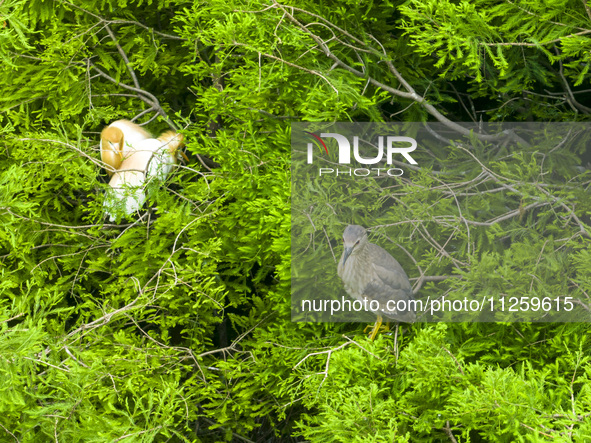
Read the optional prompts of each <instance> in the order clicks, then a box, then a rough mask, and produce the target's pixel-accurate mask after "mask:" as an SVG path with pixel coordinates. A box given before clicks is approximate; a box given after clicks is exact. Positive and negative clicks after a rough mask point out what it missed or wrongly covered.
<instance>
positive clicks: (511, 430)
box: [0, 0, 591, 442]
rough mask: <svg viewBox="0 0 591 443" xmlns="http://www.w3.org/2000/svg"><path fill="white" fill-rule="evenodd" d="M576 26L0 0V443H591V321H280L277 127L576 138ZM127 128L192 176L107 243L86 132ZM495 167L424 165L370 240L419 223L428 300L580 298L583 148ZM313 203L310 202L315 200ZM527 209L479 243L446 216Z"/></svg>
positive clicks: (477, 231) (280, 134) (564, 21)
mask: <svg viewBox="0 0 591 443" xmlns="http://www.w3.org/2000/svg"><path fill="white" fill-rule="evenodd" d="M586 6H587V5H582V4H581V3H580V2H574V1H572V2H570V1H569V2H567V1H553V2H549V3H548V2H546V3H540V2H533V1H532V2H519V3H514V2H509V3H506V2H490V1H478V2H472V3H467V2H463V3H462V2H441V1H438V2H432V1H426V2H425V1H421V2H418V1H416V2H415V1H410V2H372V1H363V2H354V1H352V0H351V1H349V0H347V1H338V2H335V1H329V2H324V3H320V4H319V3H317V2H297V3H296V2H292V4H286V5H284V4H278V3H272V4H271V5H268V4H267V3H264V2H259V1H256V0H255V1H241V0H237V1H234V0H231V1H223V2H222V1H217V0H213V1H210V2H192V1H188V0H186V1H185V0H159V1H151V0H144V1H142V0H138V1H131V0H129V1H123V0H101V1H99V2H93V1H88V0H82V1H77V2H69V1H67V0H59V1H54V2H48V1H44V0H33V1H27V2H25V1H21V0H5V1H3V2H0V60H1V61H2V64H1V67H0V73H1V76H2V78H3V80H4V81H3V82H2V84H1V85H0V92H1V93H0V131H1V135H2V138H1V140H0V308H2V309H1V311H0V379H1V380H3V381H4V383H2V385H1V386H0V411H1V412H2V414H0V435H1V437H0V440H2V441H20V442H45V441H56V440H57V441H80V442H83V441H84V442H87V441H96V442H99V441H104V442H113V441H129V442H131V441H145V442H148V441H187V442H193V441H195V442H196V441H207V442H210V441H211V442H213V441H230V440H234V441H245V439H246V441H248V440H250V441H288V440H290V439H291V440H294V441H295V440H304V439H305V440H308V441H343V442H344V441H399V442H403V441H413V442H414V441H447V440H451V438H452V437H450V435H453V438H455V439H456V440H457V441H462V442H466V441H532V442H533V441H544V440H545V439H549V438H553V439H554V440H557V441H570V440H575V441H586V440H588V439H589V438H591V437H590V435H589V434H590V433H591V430H590V429H589V425H588V420H586V418H587V417H588V415H589V414H590V413H591V411H590V408H591V403H590V397H589V395H590V393H589V386H591V385H590V383H589V376H590V374H589V369H588V368H589V365H588V357H587V355H588V353H589V343H588V340H587V339H586V338H585V328H586V327H585V326H584V325H577V324H464V323H460V324H421V323H417V324H414V325H407V326H404V327H401V328H400V331H399V334H398V335H397V336H396V339H395V336H394V335H393V334H387V335H382V336H379V337H378V339H377V340H376V341H375V342H373V343H372V342H369V341H368V340H367V338H366V337H365V335H364V334H362V332H361V330H362V326H361V325H358V324H326V323H323V324H320V323H295V322H292V321H291V318H290V290H291V285H290V283H291V282H290V271H291V258H290V252H291V241H290V235H289V233H290V229H291V223H290V221H291V217H290V208H291V202H292V198H293V196H292V195H291V190H290V179H291V174H292V171H291V170H290V166H291V162H290V136H291V132H290V123H291V122H293V121H310V122H315V121H327V122H334V121H385V122H388V121H426V120H429V119H431V120H438V121H440V122H444V123H445V121H446V120H445V119H446V118H449V119H451V120H458V121H462V120H466V119H467V118H469V119H471V120H473V121H475V122H478V121H481V120H507V121H509V120H536V119H538V120H547V121H570V120H585V119H586V118H587V117H586V116H587V115H588V114H589V111H590V110H589V108H587V107H586V106H585V105H584V103H585V99H587V102H588V94H589V92H588V91H587V90H586V89H585V88H587V83H588V80H589V72H588V66H589V47H588V46H589V40H588V39H587V38H586V37H587V31H588V29H587V23H588V8H586ZM390 63H391V66H390ZM406 85H408V87H407V86H406ZM409 88H410V89H409ZM400 91H402V92H404V94H400V93H399V92H400ZM413 94H414V95H413ZM121 118H128V119H131V118H136V119H137V121H139V122H142V123H145V124H146V127H147V128H148V129H149V130H150V131H152V132H153V133H155V134H159V133H160V132H162V131H164V130H168V129H169V128H170V127H176V128H178V129H179V130H180V131H181V132H182V133H183V134H184V135H185V139H186V141H187V155H188V156H189V159H190V160H189V162H188V163H185V164H182V165H181V166H180V167H179V168H177V169H176V170H175V172H174V174H172V175H171V176H169V177H168V179H167V181H166V182H165V183H164V184H163V186H162V187H160V188H155V189H153V190H151V191H152V192H150V195H149V199H148V202H147V203H146V205H145V206H144V208H143V209H142V211H141V213H140V215H138V216H134V217H132V218H130V219H129V220H123V221H122V222H121V223H120V224H109V223H107V222H106V221H105V218H104V214H103V202H104V199H105V192H106V190H107V187H108V185H107V181H108V177H107V175H106V172H105V171H104V170H103V169H102V167H101V163H100V161H99V151H98V136H99V133H100V131H101V129H102V128H103V127H104V126H105V125H106V124H108V123H109V122H111V121H113V120H116V119H121ZM538 145H539V144H538ZM491 146H492V145H488V144H487V143H485V142H483V141H482V140H480V139H478V137H476V138H475V140H474V143H472V145H471V147H470V149H465V150H460V149H456V150H453V151H452V150H450V149H447V150H445V149H443V148H442V149H441V150H437V149H436V148H434V150H433V151H431V152H429V153H423V154H424V157H423V158H422V164H421V168H420V170H418V171H416V173H413V176H412V180H408V181H405V182H401V183H400V185H399V186H398V187H397V188H396V189H394V190H393V191H392V193H394V191H395V192H396V193H401V194H404V197H401V198H400V201H398V202H396V204H394V203H391V204H390V205H389V206H388V210H386V211H384V212H383V213H382V214H381V215H380V217H381V219H379V218H378V219H377V221H378V222H379V223H381V224H386V223H396V222H398V221H404V220H408V219H409V218H413V219H415V218H416V219H417V220H422V221H423V223H424V224H423V225H421V226H418V227H414V226H411V225H406V226H405V227H403V229H401V230H400V231H399V232H398V238H397V239H398V240H399V241H400V242H402V243H404V242H405V241H406V240H407V239H410V238H412V240H413V242H414V243H413V244H410V245H409V247H408V250H409V252H410V254H411V255H413V256H414V257H416V258H417V262H416V263H413V262H412V260H410V259H408V260H404V266H405V268H407V269H408V270H409V274H411V276H413V277H417V276H418V275H419V271H418V269H419V268H420V269H422V270H424V271H425V272H426V273H427V274H426V275H449V274H451V273H452V270H453V269H456V271H453V273H454V275H461V276H462V279H461V280H460V279H448V280H446V281H445V282H443V283H442V282H439V281H434V282H429V283H426V284H425V285H424V286H423V288H422V289H421V291H431V292H432V293H433V294H436V293H437V294H440V293H442V292H444V291H446V290H450V291H452V290H455V291H463V292H465V293H466V294H471V295H478V294H481V293H482V292H483V291H487V290H493V289H494V290H499V291H506V290H510V291H514V292H515V293H519V292H523V291H524V289H523V288H529V287H531V291H535V292H536V293H539V294H543V293H546V292H547V293H550V294H554V295H556V294H562V295H564V294H565V293H570V292H575V293H576V294H578V295H582V294H589V290H590V287H591V279H590V278H589V272H588V269H589V268H590V266H591V255H590V253H589V252H588V246H589V245H588V243H589V237H588V234H589V216H590V213H591V208H590V207H589V202H588V201H589V199H588V198H587V196H588V187H589V172H588V165H587V163H588V162H589V161H590V160H591V157H590V156H589V152H588V151H586V150H585V149H586V148H585V146H586V145H585V143H580V144H574V145H572V146H562V145H560V142H559V140H549V141H548V144H547V145H545V146H542V148H540V150H534V149H530V150H527V149H525V150H523V152H515V151H513V150H511V147H510V146H506V145H499V144H497V145H495V146H494V149H493V148H491ZM581 146H583V148H581ZM203 156H207V157H208V158H210V159H213V160H214V161H215V162H217V164H218V166H217V167H213V168H212V167H211V166H213V163H212V162H208V159H207V158H203ZM474 158H476V159H479V160H480V161H481V162H483V165H484V166H485V167H486V168H488V169H490V170H491V171H493V172H494V174H492V175H490V176H489V177H488V179H487V180H486V181H482V182H481V181H478V180H476V179H477V178H478V177H479V176H480V173H481V172H482V169H474V164H475V163H474ZM206 165H209V166H206ZM210 169H211V170H210ZM442 174H443V175H442ZM491 177H492V178H495V177H496V179H497V181H494V180H493V179H492V178H491ZM480 178H483V177H480ZM474 180H476V181H474ZM442 183H444V184H446V185H448V186H449V185H450V184H454V185H457V184H459V183H464V185H462V186H460V187H456V188H454V192H456V193H457V194H461V193H463V194H465V195H463V196H461V197H460V198H459V199H458V200H457V201H456V200H454V199H453V198H452V195H451V194H450V192H449V189H448V188H446V187H445V186H443V185H442ZM474 183H476V185H474ZM324 185H326V183H325V184H324ZM324 185H323V186H324ZM473 185H474V186H473ZM323 186H314V184H311V186H310V188H309V189H308V190H307V191H306V192H308V193H309V194H310V195H313V197H314V198H315V199H316V200H317V201H318V202H320V203H326V202H329V203H330V202H331V201H333V200H331V198H334V195H335V194H339V192H338V191H339V190H338V189H336V187H337V186H338V183H332V186H334V187H335V188H334V189H333V188H330V186H329V187H328V188H327V187H323ZM499 187H501V188H503V189H502V191H496V190H497V189H499ZM354 191H355V190H354V189H349V190H348V191H347V192H350V193H353V192H354ZM370 191H371V192H374V193H375V192H382V191H383V190H382V188H381V187H380V186H377V185H374V186H373V188H372V189H371V190H370ZM471 193H475V194H476V195H471ZM478 193H480V194H481V195H482V196H486V198H483V197H479V196H478V195H477V194H478ZM339 195H341V197H340V198H342V201H343V202H344V201H346V199H347V197H348V196H350V195H351V194H347V193H341V194H339ZM372 195H373V194H371V193H368V194H367V195H365V196H364V197H363V198H361V199H360V200H359V201H358V202H357V203H355V205H357V206H355V205H352V206H351V207H350V208H349V211H350V213H348V214H344V215H343V217H342V218H341V219H338V220H335V219H334V218H331V217H333V212H332V211H331V209H330V207H329V206H327V205H317V207H316V208H315V212H314V213H313V214H311V216H313V219H314V220H316V221H318V220H320V221H321V222H322V223H318V224H317V227H318V229H312V228H307V229H308V231H305V232H302V235H306V236H311V238H313V239H314V240H317V243H316V244H317V245H323V247H325V248H326V247H327V245H328V244H329V243H330V242H333V241H335V240H336V239H337V238H338V237H339V236H340V234H341V232H342V223H345V222H349V221H351V219H352V217H353V214H354V213H355V211H356V209H358V208H361V207H367V206H368V203H369V204H374V206H375V207H374V208H373V209H376V208H378V206H379V205H378V203H377V202H376V201H375V200H374V199H373V197H372ZM381 198H383V199H385V200H387V199H388V198H390V197H387V196H383V195H382V196H381ZM364 199H365V200H364ZM337 203H338V202H337ZM379 203H380V204H381V203H383V201H380V202H379ZM531 204H536V205H537V204H539V205H540V206H539V207H538V206H536V207H535V208H529V209H527V210H524V211H523V214H521V213H520V215H518V216H515V217H510V218H508V219H506V220H503V221H502V222H499V223H493V224H491V225H490V226H486V227H485V226H478V227H474V229H472V230H471V231H470V232H471V233H470V237H468V235H467V233H466V230H465V223H463V222H462V220H461V217H465V218H468V217H472V218H473V220H475V221H480V222H482V221H486V220H490V219H492V218H494V217H496V216H499V215H501V214H505V213H507V212H510V211H520V210H523V208H526V207H527V206H528V205H531ZM298 216H301V214H299V215H298V214H296V217H298ZM363 221H364V220H363V219H359V222H363ZM379 223H378V224H379ZM322 227H324V228H325V231H323V230H322ZM423 228H424V229H426V230H427V232H429V233H430V234H431V235H432V236H433V238H436V239H437V240H440V239H443V241H442V244H443V243H445V240H446V239H448V238H449V239H450V240H449V243H447V244H446V245H445V248H447V249H446V250H448V251H453V254H449V256H444V255H443V256H442V253H441V250H440V249H438V248H437V247H435V246H433V244H430V243H429V241H428V240H427V239H425V237H423V236H421V235H420V234H419V231H420V232H422V233H423V234H424V233H425V231H424V230H423V231H421V229H423ZM382 234H383V232H382V233H380V231H379V230H378V231H376V232H375V238H376V239H379V240H383V239H384V238H383V236H382ZM393 240H396V239H393ZM335 251H336V253H337V254H338V253H339V249H338V248H336V249H335ZM321 252H322V251H321ZM542 256H543V257H544V260H540V259H539V258H540V257H542ZM401 261H403V260H401ZM457 261H461V262H462V263H468V264H469V266H464V265H459V267H460V269H459V270H458V269H457V268H458V267H457V266H455V265H456V264H458V263H457ZM536 261H539V263H538V264H537V265H536V267H535V271H536V272H535V276H534V277H532V276H527V275H524V273H523V272H521V269H522V268H523V267H525V266H526V265H527V266H530V265H531V264H532V263H536ZM317 277H318V281H319V282H320V283H321V284H322V285H326V284H328V285H331V287H332V289H333V290H335V289H337V288H340V286H339V281H338V278H337V277H336V276H335V272H334V268H333V267H328V266H326V267H325V268H324V269H322V270H321V272H319V275H318V276H317ZM536 279H540V280H539V281H542V282H544V284H541V283H536V281H538V280H536ZM506 280H511V281H512V282H514V283H515V286H514V287H512V288H509V289H507V288H508V287H507V285H504V283H503V282H505V281H506ZM317 288H318V290H320V289H321V286H320V285H319V286H317ZM299 289H300V288H297V287H296V288H294V290H299ZM527 290H530V289H527Z"/></svg>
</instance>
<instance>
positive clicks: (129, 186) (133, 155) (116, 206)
mask: <svg viewBox="0 0 591 443" xmlns="http://www.w3.org/2000/svg"><path fill="white" fill-rule="evenodd" d="M115 123H118V122H115ZM136 126H137V125H136ZM140 129H141V128H140ZM136 136H137V134H136ZM132 140H133V142H132V143H129V142H127V143H126V144H128V149H127V151H126V153H125V155H124V158H123V161H122V162H121V165H120V167H119V169H118V170H117V172H116V173H115V174H113V177H112V178H111V181H110V182H109V185H110V186H111V188H112V191H111V192H110V194H109V195H108V196H107V199H106V200H105V212H106V213H107V215H108V216H109V219H110V220H111V221H114V220H115V219H116V215H117V214H124V215H125V216H128V215H131V214H133V213H134V212H137V211H138V210H139V209H140V208H141V207H142V205H143V204H144V202H145V201H146V189H145V187H146V184H147V182H148V181H150V180H152V179H153V178H156V179H157V180H160V181H164V179H165V178H166V176H167V175H168V174H169V173H170V171H171V170H172V168H173V166H174V165H175V164H176V153H177V150H178V149H179V148H180V147H181V146H182V144H183V135H182V134H178V133H176V132H173V131H167V132H165V133H163V134H162V135H161V136H160V137H158V138H157V139H154V138H144V139H139V138H135V139H132Z"/></svg>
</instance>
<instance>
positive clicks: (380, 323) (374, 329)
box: [369, 314, 382, 341]
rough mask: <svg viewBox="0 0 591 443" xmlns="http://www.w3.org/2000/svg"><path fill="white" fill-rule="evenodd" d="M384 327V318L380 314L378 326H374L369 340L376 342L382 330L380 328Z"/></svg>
mask: <svg viewBox="0 0 591 443" xmlns="http://www.w3.org/2000/svg"><path fill="white" fill-rule="evenodd" d="M381 326H382V316H381V315H380V314H378V319H377V320H376V324H375V325H374V327H373V329H372V331H371V334H369V339H370V340H371V341H374V339H375V338H376V335H378V332H379V330H380V327H381Z"/></svg>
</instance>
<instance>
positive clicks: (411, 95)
mask: <svg viewBox="0 0 591 443" xmlns="http://www.w3.org/2000/svg"><path fill="white" fill-rule="evenodd" d="M274 5H275V7H276V8H278V9H281V11H282V12H283V14H284V16H285V17H287V18H288V19H289V20H290V21H291V22H292V23H293V24H295V25H296V26H297V27H298V28H299V29H301V30H302V31H303V32H305V33H306V34H307V35H308V36H310V38H312V40H314V42H316V44H317V45H318V47H319V48H321V50H322V51H323V52H324V54H325V55H326V56H327V57H328V58H330V59H331V60H333V61H334V62H335V65H336V66H338V67H340V68H342V69H344V70H346V71H348V72H350V73H351V74H353V75H355V76H356V77H359V78H363V79H367V80H368V81H369V83H371V84H372V85H374V86H376V87H377V88H379V89H382V90H384V91H386V92H389V93H390V94H392V95H394V96H396V97H400V98H403V99H407V100H412V101H414V102H415V103H417V104H419V105H421V106H422V107H423V108H424V109H425V110H426V111H427V112H428V113H429V114H431V115H432V116H433V117H435V118H436V119H437V120H438V121H439V122H441V123H443V124H444V125H445V126H447V127H448V128H450V129H452V130H454V131H456V132H458V133H460V134H462V135H471V134H472V133H471V131H470V130H469V129H466V128H464V127H463V126H462V125H459V124H458V123H456V122H453V121H451V120H450V119H448V118H447V117H445V116H444V115H443V114H442V113H441V112H439V111H438V110H437V108H435V106H433V105H432V104H431V103H429V102H428V101H427V100H426V99H425V97H423V96H421V95H420V94H418V93H417V92H416V91H415V89H414V88H413V87H412V86H411V85H410V83H408V81H406V80H405V79H404V77H403V76H402V75H401V74H400V72H399V71H398V70H397V69H396V67H395V66H394V64H393V63H392V61H391V60H390V58H389V57H388V55H387V53H386V52H385V50H384V48H383V47H382V52H380V51H378V50H377V49H375V48H372V47H371V46H368V45H367V44H366V43H364V42H362V41H361V40H359V39H358V38H354V37H353V36H351V34H349V33H347V32H345V31H343V30H342V29H340V28H338V27H337V26H336V25H334V24H333V23H331V22H329V21H328V20H326V19H323V18H321V17H319V16H317V15H315V14H312V13H310V12H308V11H305V10H302V9H297V10H298V12H302V13H304V14H307V15H310V16H313V17H314V18H317V19H320V20H322V22H323V26H329V27H331V28H333V29H336V30H337V31H339V32H342V33H344V34H345V35H346V36H347V37H349V38H353V40H354V41H355V42H356V43H357V44H360V45H363V46H364V47H366V48H367V50H366V51H364V52H367V51H369V52H371V53H372V54H373V55H375V56H378V57H380V58H381V59H382V61H384V62H385V63H386V65H387V66H388V69H389V70H390V72H391V73H392V74H393V75H394V77H396V79H397V80H398V81H399V82H400V84H401V85H402V86H403V87H404V89H406V91H403V90H401V89H397V88H394V87H392V86H390V85H387V84H385V83H382V82H380V81H379V80H377V79H375V78H373V77H371V76H369V75H368V74H367V73H366V72H362V71H359V70H358V69H355V68H354V67H352V66H350V65H349V64H347V63H345V62H343V61H342V60H341V59H340V58H339V57H337V55H336V54H335V53H334V52H333V51H331V49H330V48H329V47H328V45H327V44H326V43H327V42H325V41H324V40H323V39H322V38H321V37H320V36H318V35H316V34H314V33H313V32H312V31H310V29H309V26H308V25H304V24H303V23H302V22H300V21H299V20H298V19H296V18H295V16H294V14H293V12H294V11H295V10H296V8H292V7H290V6H285V5H282V4H280V3H278V2H277V1H276V0H274ZM290 10H291V11H292V12H291V13H290ZM374 41H375V38H374ZM378 44H379V42H378ZM347 46H348V45H347ZM380 46H381V45H380ZM474 136H476V137H477V138H478V139H480V140H482V141H498V140H503V139H506V138H507V137H514V135H513V133H512V132H510V131H507V132H503V133H501V134H497V135H485V134H474ZM519 141H521V140H519Z"/></svg>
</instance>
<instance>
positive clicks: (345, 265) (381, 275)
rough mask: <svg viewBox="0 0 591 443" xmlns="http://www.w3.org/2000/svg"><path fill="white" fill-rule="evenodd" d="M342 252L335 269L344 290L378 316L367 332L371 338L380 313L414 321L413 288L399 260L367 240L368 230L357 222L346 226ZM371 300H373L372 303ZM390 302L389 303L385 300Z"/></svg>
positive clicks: (399, 320)
mask: <svg viewBox="0 0 591 443" xmlns="http://www.w3.org/2000/svg"><path fill="white" fill-rule="evenodd" d="M343 246H344V249H343V255H342V256H341V260H340V261H339V265H338V268H337V272H338V274H339V277H341V279H342V280H343V284H344V285H345V291H347V294H349V295H350V296H351V297H352V298H354V299H356V300H360V301H362V302H363V301H364V299H367V303H368V306H371V305H373V307H374V308H376V307H377V309H371V311H372V312H374V313H375V314H377V316H378V319H377V321H376V324H375V326H374V328H373V330H372V332H371V334H370V339H371V340H373V339H374V338H375V336H376V335H377V333H378V331H379V329H380V327H381V325H382V316H384V317H386V318H388V319H391V320H394V321H397V322H407V323H411V322H413V321H414V320H415V318H416V315H415V312H414V303H409V302H410V301H411V300H414V297H413V293H412V287H411V285H410V281H409V280H408V276H407V275H406V272H404V269H402V266H400V263H398V262H397V261H396V259H395V258H394V257H392V256H391V255H390V254H389V253H388V252H387V251H386V250H385V249H383V248H381V247H380V246H378V245H375V244H373V243H370V242H369V240H368V239H367V231H366V230H365V228H363V227H362V226H359V225H349V226H347V227H346V228H345V232H343ZM373 300H375V301H376V302H377V303H376V302H373V303H371V302H372V301H373ZM388 302H390V303H388Z"/></svg>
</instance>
